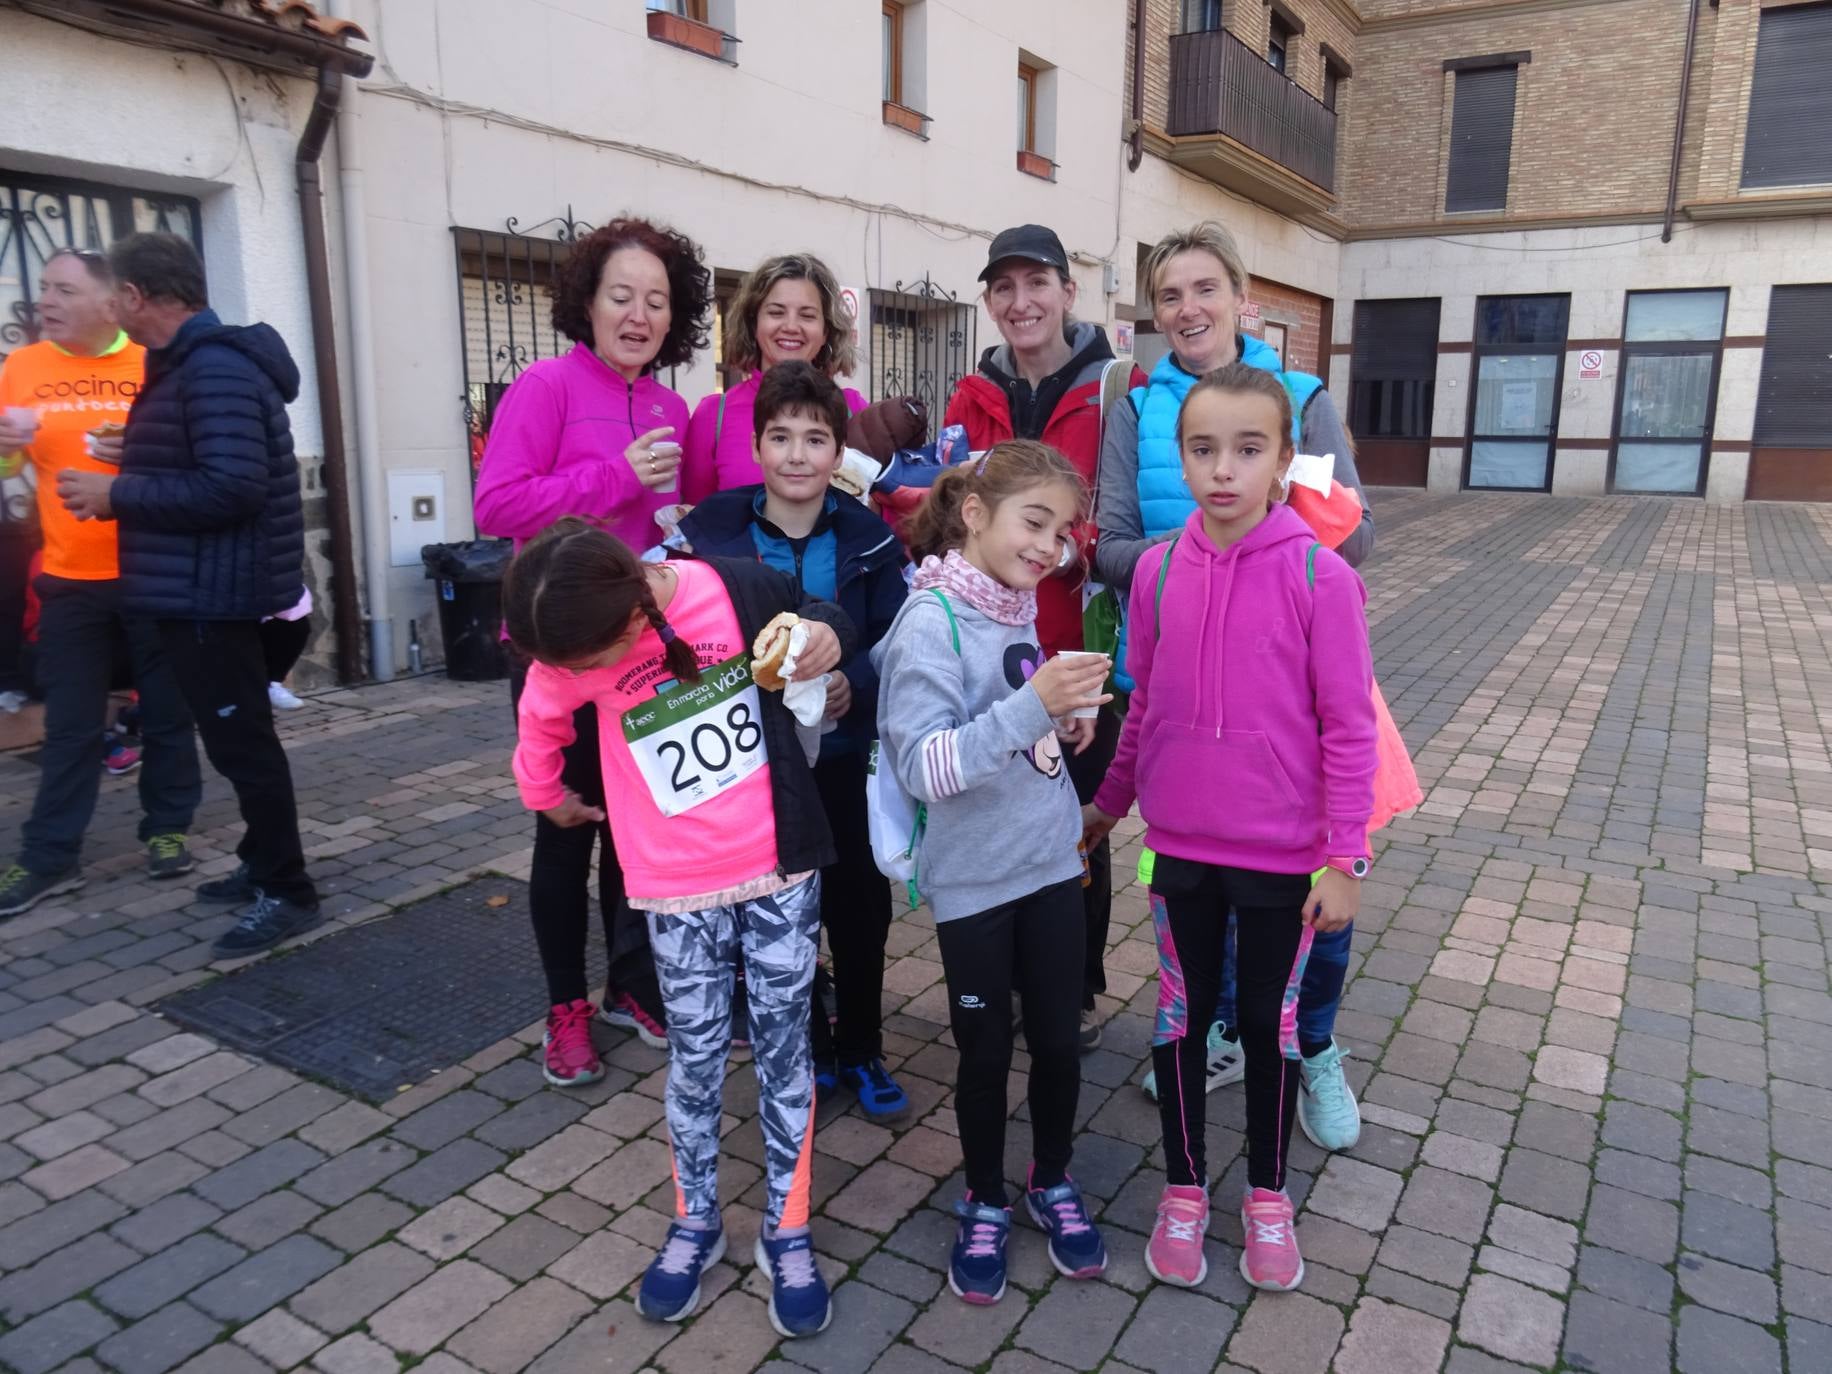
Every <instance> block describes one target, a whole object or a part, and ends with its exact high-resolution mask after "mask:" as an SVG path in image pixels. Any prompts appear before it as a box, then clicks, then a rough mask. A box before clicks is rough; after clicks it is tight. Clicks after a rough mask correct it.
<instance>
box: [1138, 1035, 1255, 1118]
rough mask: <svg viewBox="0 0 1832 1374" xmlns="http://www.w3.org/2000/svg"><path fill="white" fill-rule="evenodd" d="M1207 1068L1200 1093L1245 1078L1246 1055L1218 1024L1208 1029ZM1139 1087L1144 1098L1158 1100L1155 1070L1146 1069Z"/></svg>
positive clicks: (1209, 1091)
mask: <svg viewBox="0 0 1832 1374" xmlns="http://www.w3.org/2000/svg"><path fill="white" fill-rule="evenodd" d="M1208 1050H1209V1053H1208V1066H1207V1071H1206V1074H1205V1076H1204V1080H1203V1084H1202V1091H1203V1092H1205V1093H1212V1092H1214V1091H1215V1089H1217V1088H1225V1087H1227V1086H1228V1084H1230V1083H1238V1082H1240V1080H1241V1079H1243V1078H1245V1077H1246V1076H1247V1053H1246V1051H1245V1050H1243V1049H1241V1047H1240V1041H1239V1040H1238V1039H1235V1038H1232V1037H1229V1036H1226V1035H1223V1034H1222V1033H1221V1026H1220V1024H1219V1023H1217V1024H1215V1025H1212V1026H1210V1027H1209V1039H1208ZM1139 1086H1140V1087H1141V1088H1143V1089H1144V1090H1145V1096H1147V1097H1149V1098H1150V1099H1151V1100H1152V1101H1153V1102H1156V1101H1157V1100H1158V1075H1157V1072H1156V1071H1155V1070H1152V1069H1147V1070H1146V1071H1145V1077H1144V1078H1143V1079H1141V1080H1140V1082H1139Z"/></svg>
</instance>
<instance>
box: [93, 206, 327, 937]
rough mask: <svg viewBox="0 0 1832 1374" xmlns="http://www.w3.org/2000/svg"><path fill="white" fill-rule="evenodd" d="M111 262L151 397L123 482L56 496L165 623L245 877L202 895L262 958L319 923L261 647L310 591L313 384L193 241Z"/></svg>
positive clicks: (138, 404)
mask: <svg viewBox="0 0 1832 1374" xmlns="http://www.w3.org/2000/svg"><path fill="white" fill-rule="evenodd" d="M109 261H110V263H111V265H112V266H113V268H114V273H115V280H116V283H117V297H116V307H117V311H118V313H119V315H120V320H121V326H122V328H124V329H125V330H126V331H127V332H128V334H129V336H131V337H132V338H133V340H134V341H135V342H136V343H142V344H145V345H146V347H147V349H148V350H149V351H148V353H147V356H146V383H145V385H144V386H143V387H142V388H141V391H140V394H139V396H138V398H137V399H136V400H135V402H134V406H133V409H132V410H131V411H130V412H129V413H128V417H127V436H126V443H125V450H124V453H123V455H122V459H121V471H120V474H119V476H114V475H110V474H98V473H86V472H65V473H63V474H61V475H60V477H59V479H58V490H59V493H60V494H61V495H62V496H63V498H64V503H65V505H66V506H68V507H69V508H70V509H71V510H72V511H73V512H75V513H76V514H77V515H78V516H81V517H87V518H93V519H109V518H112V519H114V520H116V521H117V522H118V523H119V526H120V549H121V584H122V598H123V601H124V604H125V605H126V607H127V608H128V609H129V611H131V612H132V613H134V614H137V615H144V616H147V617H150V618H152V619H153V620H154V621H155V622H156V623H157V625H158V627H159V634H160V638H161V640H162V642H163V644H164V646H165V651H166V654H167V656H168V657H169V658H170V660H171V662H172V665H173V667H174V669H175V670H176V671H177V674H178V679H179V683H180V686H181V687H182V688H183V690H184V694H185V697H186V699H187V700H188V701H189V703H190V706H191V711H192V714H193V715H194V716H195V717H196V719H197V730H198V733H199V734H200V735H201V736H202V737H203V742H204V750H205V752H206V753H207V754H208V755H209V758H210V762H211V764H212V765H213V766H214V767H215V768H216V770H217V772H219V773H221V774H222V775H223V776H224V777H225V778H227V779H228V780H229V781H230V783H231V784H232V785H233V786H234V788H235V794H236V799H237V801H238V802H239V803H240V805H241V812H242V820H243V823H244V824H245V825H246V826H247V830H246V833H245V834H244V835H243V837H242V841H241V843H240V844H239V845H238V846H237V849H236V854H237V856H238V857H239V858H240V859H241V864H240V866H239V867H238V868H237V869H236V870H235V872H233V873H231V874H229V875H228V876H226V877H224V878H220V879H218V880H217V881H215V882H211V883H205V884H204V885H203V886H202V887H200V888H199V889H198V895H199V897H201V898H203V899H204V900H206V901H215V902H222V903H226V904H227V903H234V904H238V905H241V906H242V907H243V909H242V911H241V912H240V913H239V915H240V919H239V920H238V921H237V923H236V925H235V926H234V927H233V928H232V929H230V930H229V931H228V932H227V933H226V934H224V935H223V936H222V938H221V939H219V940H218V941H217V943H216V952H217V953H218V954H219V955H222V956H224V957H234V956H236V955H242V954H252V953H254V952H255V951H257V950H262V949H266V948H268V947H269V946H271V945H274V944H278V943H279V942H280V941H281V940H284V939H286V938H288V937H289V936H292V935H295V934H298V933H299V932H300V931H302V930H305V929H307V928H309V927H311V926H313V925H316V924H317V923H318V921H319V920H320V919H321V917H320V912H319V907H318V894H317V891H316V889H315V888H314V887H313V886H312V880H311V878H310V877H308V876H307V874H306V871H305V855H304V852H303V850H302V848H301V845H300V842H299V817H298V810H297V807H296V805H295V802H294V799H293V782H292V773H291V770H290V769H289V768H288V766H287V761H286V751H285V749H284V748H283V747H282V746H281V744H280V740H279V736H278V735H277V734H276V733H275V731H274V720H273V708H272V705H271V704H270V702H269V700H268V695H267V672H266V668H265V665H264V663H263V660H262V654H261V642H260V633H259V630H260V622H261V620H262V619H263V618H264V617H267V616H271V615H274V614H276V613H278V612H281V611H285V610H290V609H291V608H292V607H294V606H296V605H297V604H298V603H299V600H300V598H301V596H302V595H303V592H304V583H303V577H302V574H303V568H304V558H305V521H304V514H303V510H302V506H301V500H300V494H299V464H298V461H297V460H296V459H295V457H294V456H293V437H292V430H291V428H290V426H289V425H288V423H287V418H286V403H287V402H288V401H291V400H293V399H294V398H295V397H297V396H298V394H299V369H298V367H297V366H295V365H294V363H293V360H292V357H291V356H290V355H289V354H288V353H287V351H286V344H285V343H284V342H283V341H282V340H281V338H280V336H279V334H277V333H276V332H275V331H274V330H273V328H272V327H271V326H269V325H265V324H254V325H247V326H235V325H225V324H224V323H223V322H222V321H221V320H219V319H218V318H217V316H216V313H215V312H214V311H213V310H211V309H210V308H209V302H208V300H207V298H206V297H205V294H204V272H203V262H202V260H201V259H199V258H198V256H197V253H196V251H195V250H194V249H193V248H192V247H191V245H190V243H189V242H188V241H187V240H185V239H183V238H180V237H178V236H177V235H175V234H134V235H132V236H131V237H129V238H125V239H122V240H121V241H120V242H118V243H116V244H115V245H114V246H113V248H111V249H110V250H109Z"/></svg>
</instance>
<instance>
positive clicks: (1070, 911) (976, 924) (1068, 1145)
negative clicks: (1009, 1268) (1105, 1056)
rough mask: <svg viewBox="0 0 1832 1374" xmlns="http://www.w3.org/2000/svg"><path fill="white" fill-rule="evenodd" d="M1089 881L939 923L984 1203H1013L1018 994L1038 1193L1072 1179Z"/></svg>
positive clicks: (971, 1147)
mask: <svg viewBox="0 0 1832 1374" xmlns="http://www.w3.org/2000/svg"><path fill="white" fill-rule="evenodd" d="M1082 921H1083V916H1082V901H1081V879H1080V878H1079V877H1075V878H1071V879H1069V880H1068V881H1067V882H1062V883H1055V884H1053V885H1051V886H1049V887H1046V888H1043V889H1041V890H1039V891H1037V892H1033V893H1031V894H1030V895H1029V896H1027V897H1020V898H1019V899H1018V900H1017V901H1015V902H1007V903H1005V905H1003V906H995V907H993V908H992V909H991V910H990V911H982V912H980V913H979V914H978V915H977V916H963V917H961V918H960V919H958V920H953V921H938V922H937V923H936V925H935V935H936V939H937V941H938V942H939V943H940V945H941V965H942V971H943V973H945V974H946V976H947V981H948V1020H949V1023H950V1024H951V1025H952V1026H953V1028H954V1044H955V1047H956V1049H958V1050H959V1052H960V1069H959V1071H958V1072H957V1074H956V1076H955V1084H954V1116H955V1121H956V1123H957V1124H958V1126H959V1128H960V1136H961V1156H962V1158H963V1159H964V1160H965V1162H966V1168H967V1188H968V1190H969V1192H971V1193H972V1195H973V1200H974V1201H975V1202H983V1203H985V1204H986V1205H987V1206H990V1207H1003V1206H1005V1205H1006V1202H1007V1198H1006V1194H1005V1167H1004V1165H1005V1119H1006V1116H1007V1115H1008V1114H1009V1111H1010V1108H1009V1105H1008V1104H1007V1102H1006V1100H1005V1085H1006V1080H1007V1078H1008V1077H1009V1075H1010V1073H1011V1041H1012V1030H1011V994H1012V989H1013V988H1016V989H1017V991H1018V996H1019V1000H1020V1002H1021V1003H1022V1005H1023V1008H1024V1043H1025V1047H1026V1048H1027V1049H1028V1050H1029V1051H1030V1061H1031V1063H1030V1096H1029V1101H1030V1115H1031V1142H1032V1144H1031V1159H1032V1163H1033V1168H1034V1172H1033V1173H1032V1175H1031V1180H1030V1183H1031V1186H1032V1187H1034V1188H1053V1187H1055V1186H1056V1185H1057V1184H1058V1183H1061V1182H1062V1180H1063V1179H1064V1178H1065V1177H1066V1176H1067V1173H1068V1168H1069V1155H1070V1153H1071V1152H1072V1146H1073V1139H1074V1134H1075V1104H1076V1101H1077V1099H1078V1098H1079V1097H1080V1095H1081V1047H1080V1043H1079V1035H1080V1031H1081V972H1082V954H1083V946H1082Z"/></svg>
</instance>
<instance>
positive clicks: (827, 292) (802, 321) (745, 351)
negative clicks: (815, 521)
mask: <svg viewBox="0 0 1832 1374" xmlns="http://www.w3.org/2000/svg"><path fill="white" fill-rule="evenodd" d="M725 329H726V332H725V359H726V361H727V362H728V363H729V364H730V365H731V366H733V367H740V368H744V369H745V370H746V371H747V372H749V374H750V375H749V376H748V377H747V378H746V379H745V380H744V381H742V382H740V383H739V384H738V385H737V386H735V387H733V388H732V389H731V390H730V391H715V392H713V394H712V395H710V396H708V397H706V398H705V399H703V400H702V401H701V402H700V404H699V405H697V406H696V407H694V411H693V419H692V420H690V421H689V422H688V425H687V454H686V470H685V475H684V476H683V478H682V483H681V485H682V490H683V495H682V497H681V499H682V500H684V501H686V502H687V503H688V504H689V505H692V504H694V503H696V502H699V501H702V500H704V499H705V498H706V497H708V496H710V495H712V494H713V493H714V492H715V491H726V490H729V489H730V488H732V487H748V486H751V485H754V484H755V483H757V482H761V481H762V480H763V469H761V468H760V467H758V466H757V458H756V455H755V454H753V453H752V451H751V408H752V406H753V404H754V403H755V402H756V400H757V386H758V384H759V383H760V382H761V381H762V379H763V374H764V373H765V372H767V371H769V370H770V369H771V368H772V367H775V366H776V364H777V363H786V362H794V361H801V362H806V363H812V364H813V365H814V366H815V367H817V368H819V369H820V370H821V371H822V372H824V373H826V374H827V375H828V376H829V377H835V378H837V377H843V376H846V375H847V374H849V373H850V372H851V371H852V369H853V367H854V366H855V364H856V354H855V351H854V349H853V346H852V331H853V318H852V316H851V315H850V314H848V313H847V311H846V307H845V306H844V304H842V302H841V300H840V286H839V283H838V282H837V281H835V280H834V276H833V273H832V271H830V270H829V269H828V267H827V264H826V263H824V262H822V261H821V260H820V259H819V258H817V257H815V256H814V255H813V254H812V253H789V254H786V255H785V256H783V257H780V258H770V259H769V260H768V261H766V262H763V263H760V264H759V265H758V267H757V268H756V270H755V271H753V272H752V273H751V274H750V275H749V276H747V277H746V278H745V279H744V281H743V283H742V284H741V285H740V286H739V287H738V294H737V295H736V296H735V297H733V298H732V304H731V316H730V319H729V320H728V322H727V324H726V327H725ZM845 395H846V404H847V406H848V408H850V409H851V411H852V413H853V414H854V415H857V414H858V413H859V412H860V411H861V410H863V409H865V398H864V397H863V396H861V395H860V394H859V393H858V392H856V391H854V390H853V389H852V388H851V387H847V388H845ZM842 437H843V436H842Z"/></svg>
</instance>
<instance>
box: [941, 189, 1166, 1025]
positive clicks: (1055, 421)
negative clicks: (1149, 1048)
mask: <svg viewBox="0 0 1832 1374" xmlns="http://www.w3.org/2000/svg"><path fill="white" fill-rule="evenodd" d="M980 280H981V281H982V282H984V283H985V285H986V293H985V298H984V299H985V306H986V312H987V314H989V315H991V316H992V322H993V323H994V324H995V325H997V326H998V330H999V337H1000V338H1001V339H1002V340H1004V342H1003V343H1000V344H998V345H996V346H995V347H992V348H989V349H987V350H986V351H985V353H984V354H982V355H981V357H980V368H979V371H978V372H977V373H975V374H974V375H973V376H970V377H963V378H961V380H960V384H959V385H958V386H956V387H955V389H954V395H953V396H952V397H951V398H950V399H949V401H948V411H947V415H946V416H945V417H944V419H943V423H944V424H948V425H962V426H964V427H965V428H966V430H967V440H968V444H969V446H970V447H971V448H973V449H976V450H979V449H989V448H991V447H992V446H993V445H994V444H997V443H1000V442H1002V441H1004V440H1006V439H1041V440H1042V441H1043V442H1044V443H1046V444H1048V445H1050V446H1051V447H1052V448H1054V449H1056V450H1057V451H1058V452H1060V453H1061V454H1062V455H1063V456H1064V457H1065V458H1067V459H1068V460H1069V461H1070V462H1071V463H1073V464H1074V465H1075V468H1076V470H1077V471H1078V472H1080V473H1081V475H1082V478H1083V480H1084V481H1086V482H1087V484H1088V490H1089V491H1093V490H1094V489H1095V487H1096V483H1097V480H1098V477H1099V473H1098V470H1097V469H1098V467H1099V462H1100V450H1101V424H1102V420H1103V419H1104V417H1105V415H1106V411H1107V408H1108V407H1107V406H1106V405H1105V404H1103V402H1102V392H1103V390H1105V391H1106V392H1107V393H1108V394H1110V395H1112V396H1114V397H1119V398H1123V397H1124V395H1125V393H1126V392H1127V391H1128V390H1130V389H1131V388H1132V387H1134V386H1142V385H1144V383H1145V374H1144V373H1142V372H1140V371H1138V369H1136V368H1134V367H1133V366H1131V364H1129V363H1126V362H1123V361H1120V360H1116V359H1115V358H1114V356H1113V348H1112V346H1111V345H1110V344H1108V342H1107V334H1106V331H1105V330H1103V329H1102V328H1101V327H1100V326H1099V325H1097V324H1086V323H1083V322H1081V321H1078V320H1074V319H1071V318H1070V315H1069V312H1070V311H1071V310H1072V309H1073V308H1074V305H1075V280H1074V278H1073V277H1071V276H1070V275H1069V255H1068V254H1067V253H1066V252H1064V251H1063V247H1062V240H1061V239H1059V238H1058V237H1056V233H1055V231H1054V230H1052V229H1046V228H1045V227H1044V226H1043V225H1041V224H1021V225H1019V226H1017V227H1016V228H1015V229H1007V230H1005V231H1004V232H1002V233H1001V234H999V235H998V237H996V238H995V239H993V241H992V250H991V251H990V252H989V253H988V254H987V255H986V267H985V270H984V271H982V272H981V273H980ZM1093 539H1094V522H1093V521H1092V520H1091V519H1090V520H1089V521H1087V522H1086V523H1084V524H1083V525H1082V526H1081V527H1080V528H1079V530H1078V532H1077V540H1078V543H1079V544H1080V549H1079V554H1080V557H1079V558H1078V559H1077V560H1076V561H1075V562H1073V563H1072V564H1071V565H1070V566H1068V567H1067V568H1065V569H1064V570H1063V571H1062V572H1061V573H1059V574H1058V575H1057V576H1055V577H1052V578H1049V579H1047V580H1046V581H1045V582H1044V583H1043V585H1042V586H1040V587H1038V588H1037V637H1038V639H1039V640H1040V641H1041V643H1042V645H1043V650H1044V652H1045V653H1047V654H1051V655H1054V654H1058V653H1061V652H1062V651H1063V650H1065V649H1080V648H1081V647H1082V638H1081V624H1082V620H1081V612H1082V584H1083V582H1084V581H1085V580H1086V579H1085V568H1086V566H1087V565H1088V563H1089V562H1090V561H1091V558H1092V547H1093ZM1119 733H1120V719H1119V717H1118V716H1117V715H1115V714H1114V713H1113V712H1112V711H1111V710H1110V709H1108V710H1103V711H1102V712H1101V715H1100V721H1099V725H1098V728H1097V730H1096V732H1095V737H1094V743H1093V745H1091V746H1090V747H1089V748H1088V749H1087V751H1086V752H1084V753H1081V754H1076V755H1071V756H1070V758H1069V773H1070V776H1071V777H1072V778H1073V779H1074V782H1075V791H1076V795H1077V797H1078V798H1079V799H1080V800H1081V801H1082V802H1083V803H1084V804H1085V803H1086V802H1087V801H1088V800H1090V799H1091V798H1092V797H1093V796H1094V792H1095V789H1096V788H1098V787H1099V786H1100V781H1101V778H1102V776H1103V775H1104V774H1105V773H1106V771H1107V765H1108V764H1109V763H1110V762H1112V760H1113V748H1114V745H1115V744H1116V743H1117V742H1118V740H1119ZM1110 857H1111V856H1110V852H1109V849H1108V844H1107V841H1106V840H1104V839H1103V840H1102V841H1101V842H1100V844H1099V845H1098V846H1096V847H1095V848H1094V849H1092V850H1090V851H1089V853H1088V856H1087V858H1088V880H1087V886H1086V887H1085V888H1084V889H1083V899H1084V911H1085V913H1086V916H1087V959H1086V961H1085V967H1084V970H1083V975H1082V1022H1081V1047H1082V1050H1083V1051H1084V1052H1086V1051H1088V1050H1092V1049H1094V1048H1095V1047H1096V1046H1098V1045H1099V1044H1100V1038H1101V1030H1100V1024H1099V1022H1098V1021H1096V1020H1095V1018H1094V1010H1095V1006H1094V999H1095V995H1096V994H1098V993H1103V992H1105V991H1106V990H1107V977H1106V970H1105V968H1104V966H1103V956H1104V955H1105V953H1106V948H1107V926H1108V921H1109V918H1110V917H1111V915H1112V910H1113V887H1112V879H1111V863H1110Z"/></svg>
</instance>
